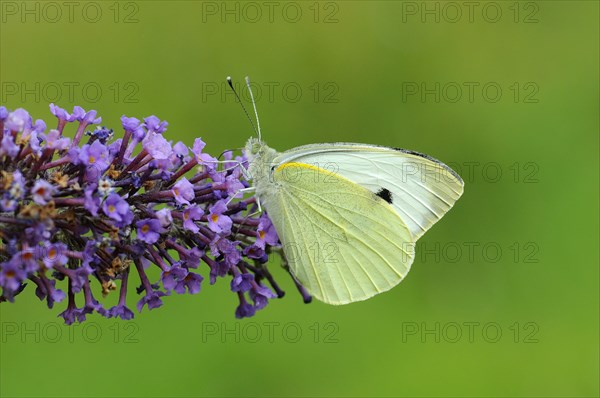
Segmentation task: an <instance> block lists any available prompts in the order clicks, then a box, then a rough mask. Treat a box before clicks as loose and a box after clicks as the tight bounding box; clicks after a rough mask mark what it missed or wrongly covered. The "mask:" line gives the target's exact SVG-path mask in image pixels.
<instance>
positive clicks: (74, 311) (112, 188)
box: [0, 104, 310, 324]
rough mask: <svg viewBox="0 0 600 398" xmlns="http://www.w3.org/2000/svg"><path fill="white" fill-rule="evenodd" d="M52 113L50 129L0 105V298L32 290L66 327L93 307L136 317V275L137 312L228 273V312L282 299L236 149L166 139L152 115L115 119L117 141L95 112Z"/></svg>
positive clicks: (262, 219) (272, 243)
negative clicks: (57, 308) (231, 300)
mask: <svg viewBox="0 0 600 398" xmlns="http://www.w3.org/2000/svg"><path fill="white" fill-rule="evenodd" d="M50 110H51V113H52V114H53V115H54V116H55V117H56V119H57V122H56V128H53V129H48V128H47V127H46V124H45V123H44V121H42V120H36V121H35V122H33V119H32V118H31V116H30V115H29V113H28V112H27V111H26V110H24V109H16V110H14V111H12V112H9V111H8V110H7V109H6V108H5V107H0V171H1V175H0V242H1V244H0V287H1V288H2V293H1V296H0V301H10V302H13V301H14V300H15V298H16V296H17V295H18V294H20V293H22V292H23V291H27V290H30V291H31V290H35V294H36V295H37V297H38V298H39V299H40V300H43V301H45V302H46V303H47V305H48V307H49V308H53V307H54V305H55V304H57V303H61V304H62V305H63V306H64V307H65V309H64V311H63V312H61V313H60V316H62V317H63V318H64V320H65V322H66V323H67V324H72V323H73V322H76V321H77V322H82V321H84V320H85V319H86V316H87V315H89V314H92V313H98V314H100V315H101V316H104V317H118V318H121V319H124V320H129V319H131V318H133V316H134V313H133V311H132V310H131V309H130V308H129V307H128V301H131V299H129V300H128V295H130V294H132V291H133V289H130V288H129V285H130V284H131V283H136V282H132V277H133V276H137V278H136V279H135V281H137V280H139V285H137V289H135V291H136V293H137V294H138V295H139V298H138V299H137V310H138V311H140V312H141V311H142V309H143V308H144V307H147V308H148V309H154V308H157V307H160V306H161V305H162V304H163V300H164V299H165V296H169V295H174V294H186V293H187V294H196V293H198V292H200V289H201V286H202V284H203V281H204V279H205V277H206V278H208V279H209V282H210V284H214V283H215V282H216V281H217V280H218V279H220V278H225V279H228V280H229V285H230V289H231V291H232V292H233V293H234V294H235V295H236V296H237V300H238V301H239V305H238V306H237V308H236V310H235V316H236V317H237V318H244V317H250V316H252V315H254V314H255V312H256V311H257V310H260V309H262V308H264V307H265V306H266V305H267V303H268V301H269V299H272V298H275V297H282V296H283V294H284V292H283V291H282V290H281V289H280V287H279V286H278V285H277V283H276V282H275V280H274V279H273V277H272V275H271V273H270V272H269V270H268V269H267V266H266V264H267V261H268V259H269V255H270V253H271V252H272V251H273V250H277V249H278V248H279V245H280V244H279V241H278V237H277V233H276V231H275V229H274V227H273V225H272V224H271V222H270V220H269V218H268V216H267V215H266V214H264V213H263V214H259V213H258V212H257V211H256V210H257V203H256V198H255V197H252V196H251V197H244V196H243V194H242V192H241V190H243V189H244V188H247V187H248V186H249V182H248V181H247V179H246V177H245V175H244V170H245V167H247V159H246V158H245V156H243V155H242V156H235V157H234V154H233V152H231V151H227V152H224V153H223V154H222V156H220V157H219V159H217V158H215V157H213V156H211V155H209V154H208V153H206V152H205V151H204V148H205V143H204V142H203V141H202V140H201V139H200V138H197V139H196V140H195V141H194V142H193V145H192V146H191V147H188V146H187V145H186V144H184V143H182V142H177V143H173V142H172V141H171V140H168V139H167V138H166V134H165V133H166V130H167V125H168V123H167V122H166V121H161V120H160V119H159V118H157V117H156V116H150V117H147V118H145V119H143V121H141V120H139V119H137V118H135V117H126V116H123V117H122V118H121V122H122V129H123V132H122V135H120V136H119V138H116V139H115V136H116V135H117V134H115V132H114V131H113V130H112V129H109V128H106V127H103V126H100V123H101V118H100V117H97V112H96V111H93V110H92V111H89V112H86V111H85V110H84V109H83V108H81V107H79V106H76V107H75V108H74V109H73V111H72V112H71V113H68V112H67V111H66V110H64V109H62V108H60V107H58V106H56V105H54V104H51V105H50ZM69 129H72V130H73V131H71V133H69V134H70V135H71V137H73V138H68V135H69V134H67V135H66V134H65V131H66V130H69ZM152 268H155V269H156V271H158V272H155V271H153V270H152ZM132 274H134V275H132ZM135 274H137V275H135ZM151 275H156V278H158V279H157V280H151V279H152V277H151ZM158 275H160V277H158ZM203 275H204V276H203ZM295 283H296V286H297V287H298V289H299V291H300V292H301V294H302V295H303V296H304V300H305V301H307V302H308V301H310V296H308V294H307V293H306V291H305V290H304V289H303V288H302V286H300V285H299V284H298V282H297V281H295ZM94 284H97V285H96V286H94ZM30 285H31V286H30ZM92 291H95V292H96V296H94V294H93V293H92ZM113 291H114V293H113V294H111V292H113ZM99 292H101V294H102V295H103V296H108V297H106V298H105V299H102V300H101V301H102V302H103V303H104V302H112V303H113V304H114V305H112V306H109V305H106V304H103V303H101V301H98V298H99V297H98V296H99V295H100V294H99ZM63 303H65V304H63ZM3 305H6V304H3Z"/></svg>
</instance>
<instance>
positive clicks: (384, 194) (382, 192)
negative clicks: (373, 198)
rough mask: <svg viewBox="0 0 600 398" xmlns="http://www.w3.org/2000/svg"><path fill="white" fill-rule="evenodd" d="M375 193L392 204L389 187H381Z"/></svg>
mask: <svg viewBox="0 0 600 398" xmlns="http://www.w3.org/2000/svg"><path fill="white" fill-rule="evenodd" d="M375 195H377V196H379V197H380V198H381V199H383V200H385V201H386V202H388V203H389V204H392V193H391V192H390V191H389V189H386V188H381V189H380V190H379V192H377V193H376V194H375Z"/></svg>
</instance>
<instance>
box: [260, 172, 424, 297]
mask: <svg viewBox="0 0 600 398" xmlns="http://www.w3.org/2000/svg"><path fill="white" fill-rule="evenodd" d="M272 182H273V183H274V185H275V186H276V187H277V188H276V189H275V190H273V191H272V192H271V194H270V195H268V196H265V197H264V198H262V200H263V203H264V206H265V209H266V210H267V212H268V214H269V217H270V218H271V220H272V221H273V224H274V226H275V228H276V230H277V232H278V234H279V237H280V239H281V241H282V244H283V250H284V253H285V255H286V258H287V260H288V262H289V265H290V268H291V271H292V272H293V273H294V275H295V276H296V277H297V278H298V280H299V281H300V282H301V283H302V284H303V285H304V286H305V287H306V288H307V289H308V291H309V292H310V293H311V294H312V295H313V296H315V297H316V298H317V299H318V300H321V301H324V302H326V303H330V304H347V303H351V302H354V301H360V300H365V299H367V298H369V297H372V296H374V295H376V294H378V293H381V292H384V291H386V290H389V289H390V288H392V287H393V286H395V285H397V284H398V283H399V282H400V281H401V280H402V279H403V278H404V277H405V276H406V274H407V273H408V271H409V269H410V265H411V264H412V261H413V258H414V243H413V238H412V235H411V233H410V231H409V229H408V227H407V226H406V224H405V223H404V222H403V221H402V218H400V216H399V215H398V214H397V212H396V211H395V210H394V208H393V207H392V206H391V205H390V204H389V203H387V202H386V201H385V200H384V199H382V198H381V197H379V196H377V195H376V194H375V193H373V192H371V191H369V190H368V189H366V188H364V187H362V186H360V185H358V184H355V183H353V182H352V181H350V180H348V179H346V178H344V177H342V176H340V175H338V174H335V173H331V172H329V171H327V170H324V169H320V168H318V167H315V166H311V165H307V164H303V163H295V162H290V163H284V164H282V165H280V166H279V167H277V169H275V170H274V171H273V181H272Z"/></svg>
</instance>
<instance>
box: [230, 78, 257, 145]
mask: <svg viewBox="0 0 600 398" xmlns="http://www.w3.org/2000/svg"><path fill="white" fill-rule="evenodd" d="M227 84H229V87H230V88H231V91H233V93H234V94H235V97H236V98H237V100H238V102H239V103H240V105H241V106H242V109H243V110H244V113H245V114H246V117H247V118H248V120H249V121H250V124H251V125H252V129H253V130H254V132H255V133H256V134H257V135H258V139H259V141H260V126H259V127H258V130H257V129H256V127H255V126H254V122H253V121H252V118H251V117H250V114H249V113H248V111H247V110H246V107H245V106H244V103H243V102H242V99H241V98H240V96H239V95H238V93H237V91H235V88H233V83H232V82H231V76H227ZM250 96H252V91H250ZM252 103H253V104H254V97H253V98H252ZM254 112H256V105H254ZM256 120H257V121H258V119H256Z"/></svg>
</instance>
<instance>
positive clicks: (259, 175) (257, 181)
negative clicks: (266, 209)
mask: <svg viewBox="0 0 600 398" xmlns="http://www.w3.org/2000/svg"><path fill="white" fill-rule="evenodd" d="M245 153H246V156H247V157H248V162H249V166H248V174H249V175H250V177H251V178H252V181H253V183H254V186H255V187H256V193H257V195H258V196H259V197H260V196H262V195H263V194H264V193H265V192H264V191H265V190H266V189H267V188H268V187H269V184H268V182H269V181H270V175H271V166H272V165H274V162H273V161H274V159H275V157H276V156H277V155H278V154H277V151H275V150H274V149H272V148H269V147H268V146H267V145H266V144H265V143H264V142H263V141H260V140H258V139H257V138H253V137H252V138H250V139H249V140H248V142H247V143H246V148H245Z"/></svg>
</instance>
